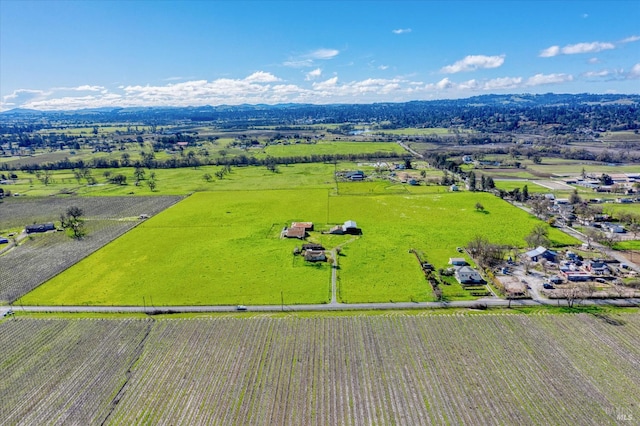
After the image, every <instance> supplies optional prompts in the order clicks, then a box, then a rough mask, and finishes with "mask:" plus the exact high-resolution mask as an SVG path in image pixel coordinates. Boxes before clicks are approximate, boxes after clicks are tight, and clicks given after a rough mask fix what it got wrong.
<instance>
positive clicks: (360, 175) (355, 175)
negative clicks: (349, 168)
mask: <svg viewBox="0 0 640 426" xmlns="http://www.w3.org/2000/svg"><path fill="white" fill-rule="evenodd" d="M345 177H346V178H347V179H350V180H352V181H358V180H364V177H365V176H364V172H363V171H361V170H356V171H355V172H348V173H347V174H346V175H345Z"/></svg>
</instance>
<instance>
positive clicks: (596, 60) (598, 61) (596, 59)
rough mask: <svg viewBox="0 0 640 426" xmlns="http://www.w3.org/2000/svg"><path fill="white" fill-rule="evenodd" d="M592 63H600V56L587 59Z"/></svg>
mask: <svg viewBox="0 0 640 426" xmlns="http://www.w3.org/2000/svg"><path fill="white" fill-rule="evenodd" d="M587 62H588V63H590V64H599V63H600V59H598V58H589V60H588V61H587Z"/></svg>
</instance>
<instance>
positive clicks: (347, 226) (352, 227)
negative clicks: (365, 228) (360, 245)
mask: <svg viewBox="0 0 640 426" xmlns="http://www.w3.org/2000/svg"><path fill="white" fill-rule="evenodd" d="M342 232H343V233H345V234H352V235H360V234H362V230H361V229H360V228H358V225H356V223H355V222H354V221H353V220H347V221H346V222H345V223H344V225H342Z"/></svg>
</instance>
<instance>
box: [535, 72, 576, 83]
mask: <svg viewBox="0 0 640 426" xmlns="http://www.w3.org/2000/svg"><path fill="white" fill-rule="evenodd" d="M569 81H573V76H572V75H571V74H536V75H534V76H532V77H529V79H527V82H526V85H527V86H540V85H543V84H558V83H566V82H569Z"/></svg>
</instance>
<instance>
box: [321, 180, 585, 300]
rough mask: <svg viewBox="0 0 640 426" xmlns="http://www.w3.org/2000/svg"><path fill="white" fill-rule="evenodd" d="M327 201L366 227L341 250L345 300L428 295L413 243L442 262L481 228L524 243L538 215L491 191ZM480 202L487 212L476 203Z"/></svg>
mask: <svg viewBox="0 0 640 426" xmlns="http://www.w3.org/2000/svg"><path fill="white" fill-rule="evenodd" d="M329 202H330V211H331V218H332V219H331V221H333V222H338V221H339V220H340V217H342V216H343V214H342V215H340V214H341V213H342V212H349V217H348V218H350V219H353V220H356V221H357V223H358V226H359V227H361V228H362V231H363V235H362V237H361V238H360V239H358V240H357V241H355V242H353V243H349V244H346V245H345V246H344V247H343V250H342V253H341V256H340V258H339V260H340V271H339V277H340V283H339V295H340V299H341V300H342V301H344V302H346V303H357V302H389V301H393V302H399V301H424V300H431V297H432V296H431V289H430V287H429V286H428V285H427V282H426V280H425V278H424V275H423V274H422V271H421V269H420V267H419V264H418V262H417V259H416V257H415V256H414V255H413V254H412V253H410V252H409V250H411V249H416V250H419V251H421V252H423V253H424V254H425V257H426V260H428V261H429V262H430V263H432V264H433V265H435V267H436V268H445V267H447V263H448V260H449V258H450V257H459V253H458V252H457V251H456V247H464V246H466V245H467V243H468V242H469V241H470V240H471V239H473V237H475V236H476V235H482V236H485V237H487V238H488V239H489V241H491V242H492V243H499V244H507V245H513V246H517V247H523V246H524V237H525V236H526V235H528V234H529V233H530V232H531V230H532V229H533V227H534V226H535V225H536V224H537V223H540V222H539V221H538V220H537V219H535V218H534V217H532V216H531V215H529V214H527V213H525V212H523V211H522V210H520V209H517V208H515V207H513V206H511V205H510V204H508V203H506V202H505V201H503V200H500V199H499V198H497V197H495V196H493V195H489V194H486V193H471V192H459V193H441V194H421V195H372V196H357V195H355V196H338V197H330V200H329ZM478 202H479V203H481V204H482V205H483V206H484V209H485V210H484V211H483V212H480V211H476V210H475V204H476V203H478ZM338 215H340V216H338ZM549 235H550V238H551V240H552V241H553V242H554V243H555V244H557V245H565V244H575V243H576V240H574V239H573V238H571V237H569V236H567V235H566V234H563V233H562V232H560V231H559V230H557V229H553V228H550V229H549ZM452 286H456V287H458V288H459V286H458V285H457V284H452Z"/></svg>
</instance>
